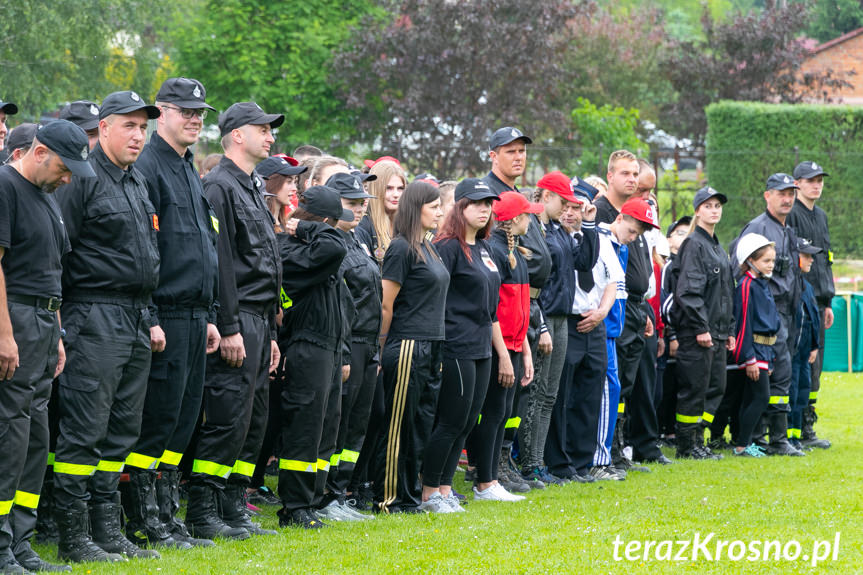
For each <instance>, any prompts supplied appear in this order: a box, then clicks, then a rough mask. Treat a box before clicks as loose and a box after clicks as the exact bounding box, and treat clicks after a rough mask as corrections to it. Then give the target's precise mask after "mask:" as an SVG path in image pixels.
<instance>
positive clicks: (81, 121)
mask: <svg viewBox="0 0 863 575" xmlns="http://www.w3.org/2000/svg"><path fill="white" fill-rule="evenodd" d="M60 119H61V120H69V121H70V122H72V123H73V124H76V125H77V126H80V127H81V129H82V130H84V131H85V132H89V131H90V130H95V129H96V128H98V127H99V106H97V105H96V102H91V101H90V100H75V101H74V102H69V103H68V104H66V105H65V106H63V109H62V110H60Z"/></svg>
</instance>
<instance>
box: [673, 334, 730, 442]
mask: <svg viewBox="0 0 863 575" xmlns="http://www.w3.org/2000/svg"><path fill="white" fill-rule="evenodd" d="M678 342H679V343H680V347H679V348H678V349H677V368H676V369H677V378H678V390H677V415H676V419H677V422H678V423H684V424H686V423H693V424H697V423H702V422H703V425H705V426H708V425H709V424H711V423H712V422H713V418H714V415H715V414H716V412H717V411H718V410H719V405H720V403H721V402H722V396H723V395H724V394H725V377H726V374H725V371H726V367H725V363H726V362H725V360H726V349H725V341H724V340H723V341H719V340H713V345H712V346H711V347H701V346H700V345H698V342H697V341H696V339H695V337H694V336H689V337H679V338H678Z"/></svg>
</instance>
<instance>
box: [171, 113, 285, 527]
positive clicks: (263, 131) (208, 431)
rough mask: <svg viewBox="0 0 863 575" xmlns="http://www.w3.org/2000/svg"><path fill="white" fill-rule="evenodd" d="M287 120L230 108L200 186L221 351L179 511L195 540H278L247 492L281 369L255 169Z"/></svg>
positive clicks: (211, 371) (265, 219)
mask: <svg viewBox="0 0 863 575" xmlns="http://www.w3.org/2000/svg"><path fill="white" fill-rule="evenodd" d="M284 120H285V117H284V116H283V115H281V114H267V113H265V112H264V111H263V110H262V109H261V108H260V107H259V106H258V105H257V104H255V103H254V102H240V103H237V104H234V105H232V106H231V107H230V108H228V109H227V110H226V111H225V112H224V113H222V114H221V115H220V116H219V130H220V131H221V134H222V148H224V150H225V156H224V157H223V158H222V159H221V161H220V162H219V164H218V165H217V166H216V167H215V168H214V169H213V170H212V171H211V172H210V173H209V174H207V175H206V176H205V177H204V180H203V183H204V192H205V194H206V196H207V199H208V200H209V201H210V204H211V205H212V207H213V210H214V212H215V217H216V219H217V220H218V226H219V235H218V245H217V247H218V253H219V288H218V289H219V313H218V318H217V324H216V325H217V327H218V329H219V333H220V334H221V337H222V339H221V341H220V344H219V346H220V353H214V354H212V355H210V356H208V357H207V375H206V379H205V381H204V400H203V405H204V421H203V423H202V424H201V426H200V433H199V438H198V444H197V446H196V449H195V453H194V458H195V459H194V462H193V463H192V476H191V479H190V487H189V504H188V511H187V513H186V525H187V526H188V527H189V530H190V531H191V533H192V535H194V536H195V537H201V538H204V539H212V538H214V537H230V538H236V539H245V538H248V537H249V535H250V534H275V531H272V530H264V529H261V528H260V527H259V526H257V525H256V524H254V523H252V521H250V520H249V517H248V515H247V509H246V503H245V491H246V487H247V486H248V485H249V484H250V482H251V477H252V475H253V474H254V472H255V463H256V462H257V460H258V454H259V451H260V447H261V442H262V441H263V438H264V434H265V433H266V427H267V412H268V407H269V373H270V372H272V371H275V369H276V366H277V365H278V361H279V346H278V344H277V343H276V311H277V306H278V302H279V282H280V275H281V271H280V270H281V268H280V265H279V256H278V247H277V245H276V234H275V231H274V230H273V217H272V215H270V212H269V210H268V209H267V206H266V204H265V203H264V196H263V190H264V185H263V181H262V180H261V178H260V177H259V176H258V175H257V174H255V173H254V168H255V165H257V164H258V162H260V161H261V160H264V159H265V158H267V157H268V156H269V152H270V146H271V145H272V144H273V142H274V141H275V140H274V138H273V134H272V129H273V128H276V127H278V126H280V125H281V124H282V122H284ZM217 498H218V500H219V501H218V505H217ZM220 514H221V515H220Z"/></svg>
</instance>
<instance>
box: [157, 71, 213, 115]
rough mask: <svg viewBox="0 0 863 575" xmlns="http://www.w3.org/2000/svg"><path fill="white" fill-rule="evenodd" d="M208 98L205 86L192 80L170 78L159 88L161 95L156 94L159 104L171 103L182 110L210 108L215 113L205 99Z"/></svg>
mask: <svg viewBox="0 0 863 575" xmlns="http://www.w3.org/2000/svg"><path fill="white" fill-rule="evenodd" d="M206 97H207V91H206V90H205V89H204V85H203V84H201V83H200V82H199V81H197V80H193V79H192V78H183V77H179V78H168V79H167V80H165V81H164V82H162V87H161V88H159V93H158V94H156V101H157V102H170V103H171V104H176V105H178V106H179V107H181V108H188V109H190V110H196V109H200V108H208V109H210V110H213V111H215V110H216V109H215V108H214V107H212V106H211V105H209V104H208V103H206V102H205V101H204V98H206Z"/></svg>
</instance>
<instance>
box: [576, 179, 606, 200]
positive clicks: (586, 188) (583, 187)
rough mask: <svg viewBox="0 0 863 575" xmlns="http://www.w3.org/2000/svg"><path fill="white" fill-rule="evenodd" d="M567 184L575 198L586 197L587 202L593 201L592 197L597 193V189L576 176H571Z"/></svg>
mask: <svg viewBox="0 0 863 575" xmlns="http://www.w3.org/2000/svg"><path fill="white" fill-rule="evenodd" d="M569 186H570V188H571V189H572V193H573V195H575V197H576V198H580V199H586V200H587V201H588V202H591V201H593V198H595V197H596V194H598V193H599V190H597V189H596V188H595V187H593V186H591V185H590V184H588V183H587V182H585V181H584V180H582V179H580V178H579V177H578V176H573V178H572V179H571V180H570V181H569Z"/></svg>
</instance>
